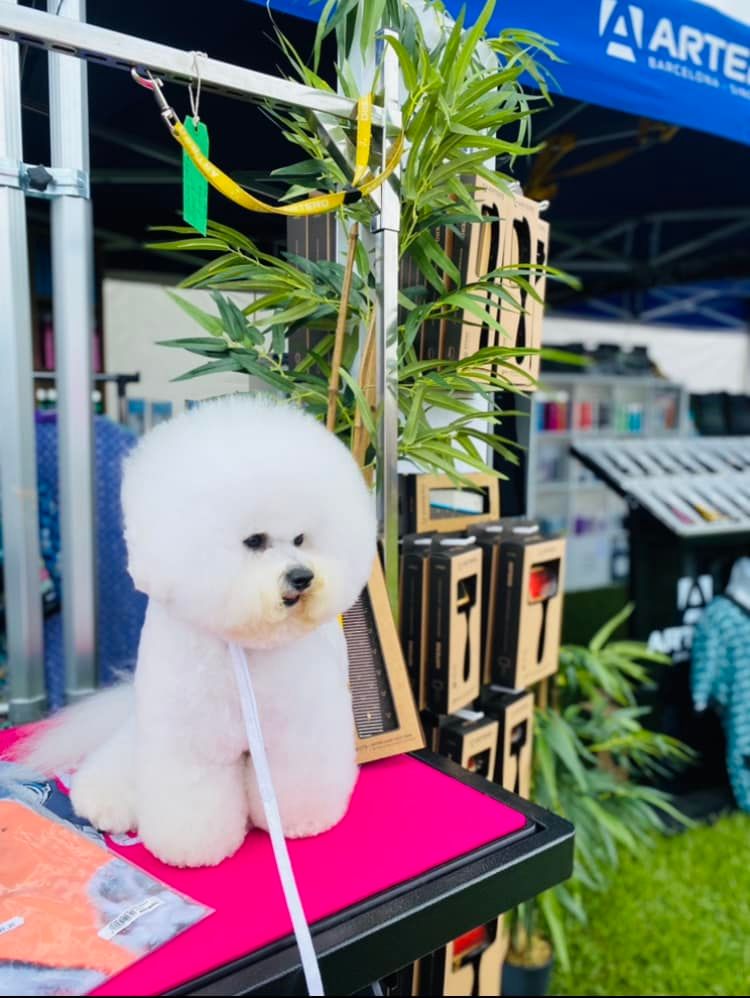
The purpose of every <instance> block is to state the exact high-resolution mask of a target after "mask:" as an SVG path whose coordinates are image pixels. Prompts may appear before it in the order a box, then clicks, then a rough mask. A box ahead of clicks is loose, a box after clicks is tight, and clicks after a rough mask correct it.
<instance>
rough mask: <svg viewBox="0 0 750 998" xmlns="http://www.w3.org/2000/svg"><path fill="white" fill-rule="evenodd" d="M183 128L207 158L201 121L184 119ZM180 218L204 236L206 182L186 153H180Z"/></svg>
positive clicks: (206, 196)
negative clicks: (196, 122)
mask: <svg viewBox="0 0 750 998" xmlns="http://www.w3.org/2000/svg"><path fill="white" fill-rule="evenodd" d="M185 128H186V130H187V133H188V135H189V136H190V138H191V139H192V140H193V142H195V144H196V145H197V146H198V148H199V149H200V151H201V152H202V153H203V155H204V156H206V157H207V156H208V129H207V128H206V126H205V125H204V124H203V122H202V121H199V122H198V125H197V126H196V124H195V119H194V118H190V117H187V118H185ZM182 217H183V218H184V219H185V221H186V222H187V224H188V225H192V226H193V228H194V229H197V230H198V232H200V233H201V235H203V236H205V234H206V230H207V229H208V181H207V180H206V179H205V178H204V176H203V174H202V173H199V172H198V170H197V169H196V168H195V166H194V165H193V163H192V160H191V159H190V157H189V156H188V154H187V153H186V152H184V151H183V153H182Z"/></svg>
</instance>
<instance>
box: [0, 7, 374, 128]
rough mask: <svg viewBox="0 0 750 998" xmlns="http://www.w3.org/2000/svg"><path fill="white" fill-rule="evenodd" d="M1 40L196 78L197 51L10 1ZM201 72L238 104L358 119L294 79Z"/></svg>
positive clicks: (344, 102) (205, 63) (223, 66)
mask: <svg viewBox="0 0 750 998" xmlns="http://www.w3.org/2000/svg"><path fill="white" fill-rule="evenodd" d="M0 38H7V39H10V40H11V41H15V42H20V43H21V44H24V45H34V46H36V47H39V48H46V49H50V50H52V51H54V52H61V53H65V54H67V55H72V56H77V57H78V58H79V59H83V60H86V61H94V62H101V63H104V64H105V65H108V66H111V67H114V68H117V69H124V70H126V71H127V72H130V70H131V69H132V67H133V66H136V67H141V68H145V69H150V70H151V72H152V73H154V74H158V75H159V76H162V77H164V79H166V80H169V81H171V82H177V83H183V84H188V83H191V82H193V80H194V78H195V64H194V53H192V52H185V51H183V50H182V49H176V48H172V47H171V46H169V45H161V44H158V43H157V42H151V41H148V40H146V39H144V38H138V37H136V36H134V35H126V34H123V33H122V32H119V31H110V30H109V29H108V28H100V27H98V26H96V25H93V24H85V23H83V22H79V21H73V20H70V19H68V18H63V17H56V16H55V15H53V14H46V13H44V12H42V11H38V10H33V9H30V8H28V7H20V6H16V5H15V3H14V2H9V0H0ZM200 73H201V89H203V90H205V91H211V92H213V93H218V94H223V95H224V96H227V97H235V98H237V99H238V100H249V101H259V102H264V101H267V100H271V101H274V102H275V103H277V104H285V105H287V106H290V107H303V108H307V109H308V110H310V111H316V112H318V113H323V114H333V115H335V116H336V117H338V118H346V119H352V120H353V119H354V118H355V117H356V110H357V108H356V102H355V101H353V100H351V99H350V98H348V97H342V96H340V95H338V94H335V93H333V92H331V93H327V92H325V91H321V90H316V89H315V88H314V87H306V86H304V85H303V84H301V83H296V82H294V81H293V80H284V79H282V78H281V77H278V76H271V75H270V74H268V73H258V72H256V71H255V70H252V69H246V68H245V67H243V66H235V65H233V64H232V63H228V62H222V61H220V60H218V59H210V58H205V59H204V58H203V57H202V56H201V57H200ZM372 120H373V124H374V125H382V123H383V114H382V110H381V109H380V108H379V107H374V108H373V115H372Z"/></svg>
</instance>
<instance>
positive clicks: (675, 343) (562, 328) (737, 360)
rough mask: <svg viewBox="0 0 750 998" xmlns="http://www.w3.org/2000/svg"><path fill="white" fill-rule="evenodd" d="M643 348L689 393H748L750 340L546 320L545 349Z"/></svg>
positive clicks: (732, 334)
mask: <svg viewBox="0 0 750 998" xmlns="http://www.w3.org/2000/svg"><path fill="white" fill-rule="evenodd" d="M580 342H583V343H586V344H591V345H594V344H597V343H619V344H620V345H622V346H628V345H629V346H646V347H648V351H649V354H650V355H651V357H652V359H653V360H654V361H655V363H656V364H657V365H658V367H659V368H660V370H661V371H662V373H663V374H664V375H665V377H667V378H668V379H669V380H670V381H676V382H678V383H679V384H682V385H684V386H685V387H686V388H687V389H688V390H689V391H691V392H715V391H726V392H747V391H750V334H749V333H747V332H742V331H734V330H731V331H730V330H727V331H724V330H716V329H690V330H688V329H684V328H680V327H676V326H675V327H672V326H652V325H645V324H642V323H637V322H621V321H607V320H604V319H602V320H596V319H593V320H592V319H576V318H567V317H566V318H562V317H559V316H547V317H545V320H544V345H545V346H554V345H556V344H559V343H580Z"/></svg>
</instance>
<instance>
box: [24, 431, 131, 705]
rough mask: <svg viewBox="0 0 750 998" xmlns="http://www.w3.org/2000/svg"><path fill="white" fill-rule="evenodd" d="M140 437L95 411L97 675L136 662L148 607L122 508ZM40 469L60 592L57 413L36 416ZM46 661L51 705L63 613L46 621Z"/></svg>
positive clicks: (47, 551) (60, 660)
mask: <svg viewBox="0 0 750 998" xmlns="http://www.w3.org/2000/svg"><path fill="white" fill-rule="evenodd" d="M135 441H136V437H135V436H134V434H133V433H131V432H130V431H129V430H127V429H125V428H124V427H122V426H119V425H118V424H116V423H113V422H111V421H110V420H108V419H106V418H105V417H103V416H97V417H96V419H95V422H94V447H95V466H94V467H95V478H94V480H95V510H96V581H97V627H98V634H97V638H98V645H97V651H98V663H99V678H100V681H101V682H103V683H107V682H110V681H111V680H112V678H113V676H114V674H115V672H116V671H121V670H123V669H129V668H132V667H133V666H134V664H135V658H136V653H137V650H138V638H139V635H140V631H141V625H142V623H143V616H144V613H145V609H146V597H145V596H144V595H143V594H142V593H139V592H137V591H136V590H135V588H134V586H133V583H132V581H131V579H130V576H129V575H128V572H127V552H126V548H125V538H124V535H123V527H122V513H121V509H120V482H121V478H122V462H123V458H124V457H125V455H126V454H127V453H128V451H129V450H130V449H131V447H132V446H133V445H134V443H135ZM36 444H37V474H38V485H39V528H40V542H41V550H42V557H43V559H44V563H45V566H46V568H47V570H48V572H49V573H50V575H51V577H52V579H53V581H54V583H55V586H56V587H57V589H58V594H59V595H60V598H61V599H63V600H64V598H65V591H64V588H65V587H64V580H63V579H62V577H61V561H60V520H59V511H58V501H59V491H58V475H57V419H56V417H55V416H54V415H48V414H41V415H39V416H38V417H37V433H36ZM44 664H45V672H46V679H47V693H48V697H49V703H50V707H51V708H52V709H57V708H58V707H60V706H62V704H63V702H64V693H65V652H64V643H63V633H62V615H61V614H59V613H58V614H55V615H53V616H49V617H47V618H46V619H45V622H44Z"/></svg>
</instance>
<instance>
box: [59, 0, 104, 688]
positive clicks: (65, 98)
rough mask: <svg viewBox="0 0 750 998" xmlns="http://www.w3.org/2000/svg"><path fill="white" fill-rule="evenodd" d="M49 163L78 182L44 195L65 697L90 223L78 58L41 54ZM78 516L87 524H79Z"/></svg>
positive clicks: (81, 472) (85, 368) (86, 535)
mask: <svg viewBox="0 0 750 998" xmlns="http://www.w3.org/2000/svg"><path fill="white" fill-rule="evenodd" d="M48 4H49V9H50V10H51V11H56V10H57V9H60V17H64V18H70V19H72V20H73V21H75V22H81V21H85V19H86V2H85V0H66V2H65V3H64V4H63V6H62V7H60V4H59V0H48ZM49 105H50V148H51V152H52V168H53V170H54V169H63V170H72V171H77V172H78V176H79V178H81V180H82V182H81V183H79V185H78V188H77V189H76V188H72V187H71V188H69V190H67V191H66V192H65V193H61V194H59V195H57V196H56V197H54V198H53V200H52V205H51V213H52V214H51V227H52V282H53V284H52V291H53V295H52V300H53V309H54V314H53V320H54V328H55V364H56V367H57V399H58V409H57V411H58V439H59V446H58V454H59V475H60V541H61V552H62V579H63V601H62V608H63V636H64V642H65V691H66V695H67V699H68V701H71V700H76V699H78V698H79V697H81V696H85V695H87V694H89V693H91V691H92V690H93V689H94V687H95V686H96V676H97V670H96V626H95V624H96V607H95V604H96V587H95V584H94V538H95V530H94V516H95V510H94V491H93V482H94V472H93V436H94V434H93V428H94V424H93V406H92V404H91V389H92V375H93V371H92V362H91V356H92V349H91V339H92V336H93V331H94V275H93V242H94V233H93V224H92V218H91V201H90V199H89V196H88V186H89V185H88V173H89V123H88V92H87V66H86V62H85V61H84V60H82V59H77V58H75V56H70V55H59V54H58V53H57V52H50V54H49ZM82 524H87V525H89V529H82Z"/></svg>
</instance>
